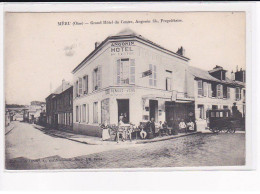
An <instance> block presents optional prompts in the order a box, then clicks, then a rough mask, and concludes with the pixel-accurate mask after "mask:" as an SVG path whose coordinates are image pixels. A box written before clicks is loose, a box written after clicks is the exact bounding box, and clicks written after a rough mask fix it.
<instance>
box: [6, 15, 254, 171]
mask: <svg viewBox="0 0 260 194" xmlns="http://www.w3.org/2000/svg"><path fill="white" fill-rule="evenodd" d="M246 21H247V20H246V12H243V11H223V12H221V11H214V12H213V11H212V12H210V11H208V12H192V11H187V12H67V13H64V12H63V13H62V12H49V13H43V12H42V13H41V12H34V13H33V12H5V14H4V94H5V101H4V103H5V130H4V145H5V148H4V151H5V169H6V170H8V171H14V170H18V171H20V170H34V171H35V170H63V169H67V170H75V169H80V170H89V169H98V170H108V169H115V170H120V169H155V168H156V169H160V168H163V169H165V168H166V169H175V168H177V167H185V168H187V169H189V168H190V167H193V168H194V167H198V168H199V167H209V169H210V168H211V167H212V168H213V167H235V168H236V167H243V166H246V165H247V160H246V155H247V149H246V133H247V132H248V130H250V129H247V128H246V118H247V111H246V107H247V104H246V89H247V87H246V83H247V82H246V81H247V80H246V73H247V67H248V64H247V60H246V25H247V24H246Z"/></svg>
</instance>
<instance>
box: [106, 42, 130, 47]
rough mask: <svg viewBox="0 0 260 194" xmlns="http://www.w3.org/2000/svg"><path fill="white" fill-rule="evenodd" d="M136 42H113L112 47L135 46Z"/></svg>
mask: <svg viewBox="0 0 260 194" xmlns="http://www.w3.org/2000/svg"><path fill="white" fill-rule="evenodd" d="M134 45H135V42H134V41H127V42H112V44H111V46H113V47H123V46H134Z"/></svg>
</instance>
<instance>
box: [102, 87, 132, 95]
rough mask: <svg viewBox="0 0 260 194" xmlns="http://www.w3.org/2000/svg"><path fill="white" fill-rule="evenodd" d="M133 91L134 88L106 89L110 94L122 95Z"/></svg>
mask: <svg viewBox="0 0 260 194" xmlns="http://www.w3.org/2000/svg"><path fill="white" fill-rule="evenodd" d="M134 92H135V89H134V88H110V89H107V90H106V94H110V95H124V94H132V93H134Z"/></svg>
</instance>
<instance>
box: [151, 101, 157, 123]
mask: <svg viewBox="0 0 260 194" xmlns="http://www.w3.org/2000/svg"><path fill="white" fill-rule="evenodd" d="M149 107H150V113H149V116H150V120H151V118H154V121H155V122H158V101H157V100H149Z"/></svg>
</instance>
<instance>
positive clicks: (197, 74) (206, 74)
mask: <svg viewBox="0 0 260 194" xmlns="http://www.w3.org/2000/svg"><path fill="white" fill-rule="evenodd" d="M189 71H190V73H191V74H192V75H194V76H195V77H198V78H201V79H205V80H210V81H215V82H221V81H220V80H218V79H217V78H215V77H213V76H212V75H210V74H209V72H208V71H205V70H202V69H199V68H197V67H192V66H189Z"/></svg>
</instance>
